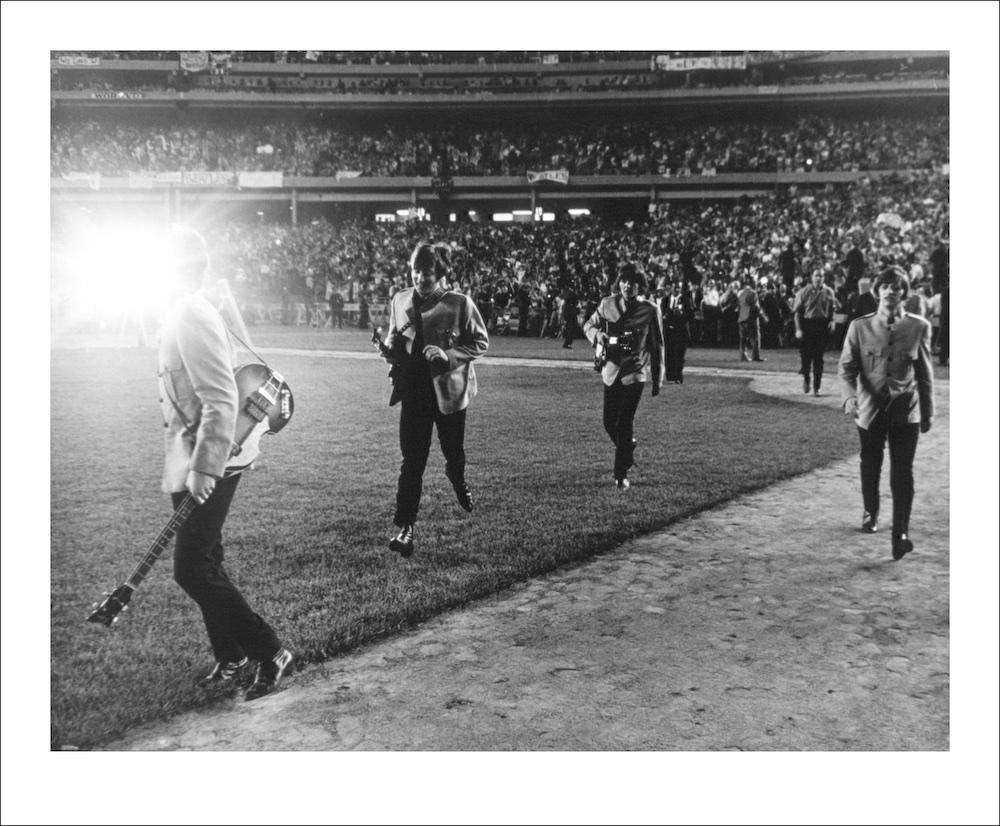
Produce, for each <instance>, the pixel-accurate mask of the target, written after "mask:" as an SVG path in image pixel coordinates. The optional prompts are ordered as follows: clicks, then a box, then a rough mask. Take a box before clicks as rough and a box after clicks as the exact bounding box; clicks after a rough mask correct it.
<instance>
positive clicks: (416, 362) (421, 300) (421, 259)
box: [381, 242, 489, 557]
mask: <svg viewBox="0 0 1000 826" xmlns="http://www.w3.org/2000/svg"><path fill="white" fill-rule="evenodd" d="M449 252H450V250H449V249H448V248H447V247H443V246H439V245H434V244H431V243H426V242H425V243H420V244H417V246H416V248H415V249H414V250H413V254H412V256H411V257H410V272H411V278H412V283H413V287H411V288H410V289H406V290H400V291H399V292H398V293H396V294H395V295H394V296H393V297H392V305H391V309H390V312H389V340H388V342H387V344H386V345H381V348H382V350H383V355H384V356H386V358H387V360H389V361H390V362H392V363H393V365H394V366H393V371H392V373H391V374H390V375H392V376H393V388H392V396H391V398H390V400H389V404H390V405H394V404H396V403H397V402H402V412H401V413H400V416H399V446H400V450H401V452H402V454H403V462H402V465H401V467H400V469H399V481H398V485H397V489H396V513H395V518H394V520H393V521H394V522H395V525H396V528H397V533H396V535H395V536H394V537H393V538H392V540H391V541H390V542H389V548H390V550H393V551H396V552H397V553H399V554H400V555H401V556H403V557H409V556H410V555H411V554H412V553H413V526H414V523H415V522H416V521H417V510H418V509H419V507H420V495H421V492H422V490H423V476H424V468H425V467H426V465H427V457H428V454H429V453H430V449H431V435H432V432H433V429H434V427H435V426H436V427H437V433H438V439H439V440H440V442H441V451H442V453H444V458H445V473H446V474H447V476H448V479H449V480H450V481H451V484H452V487H453V488H454V490H455V495H456V497H457V498H458V503H459V505H460V506H461V507H462V508H463V509H464V510H466V511H470V512H471V511H472V507H473V505H472V494H471V492H470V490H469V486H468V484H467V483H466V480H465V414H466V409H467V408H468V406H469V402H470V401H471V400H472V397H473V396H475V395H476V392H477V384H476V372H475V370H474V369H473V366H472V362H473V361H474V360H475V359H477V358H479V357H480V356H482V355H484V354H485V353H486V349H487V348H488V347H489V337H488V335H487V333H486V324H485V323H484V322H483V317H482V316H481V315H480V314H479V310H478V309H477V308H476V305H475V303H474V302H473V300H472V299H471V298H469V297H468V296H465V295H462V294H461V293H459V292H453V291H450V290H447V289H445V284H444V278H445V276H446V274H447V272H448V262H447V255H448V253H449Z"/></svg>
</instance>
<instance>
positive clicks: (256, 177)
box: [239, 172, 284, 189]
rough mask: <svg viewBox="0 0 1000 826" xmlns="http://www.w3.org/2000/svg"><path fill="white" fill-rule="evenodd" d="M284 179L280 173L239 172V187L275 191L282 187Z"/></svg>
mask: <svg viewBox="0 0 1000 826" xmlns="http://www.w3.org/2000/svg"><path fill="white" fill-rule="evenodd" d="M283 182H284V177H283V175H282V173H281V172H240V173H239V186H240V188H241V189H277V188H280V187H281V186H282V184H283Z"/></svg>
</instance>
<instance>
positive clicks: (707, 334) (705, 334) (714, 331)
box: [701, 304, 719, 344]
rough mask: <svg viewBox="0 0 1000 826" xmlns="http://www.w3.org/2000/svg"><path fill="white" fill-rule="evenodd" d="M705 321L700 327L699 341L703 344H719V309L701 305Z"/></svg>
mask: <svg viewBox="0 0 1000 826" xmlns="http://www.w3.org/2000/svg"><path fill="white" fill-rule="evenodd" d="M701 311H702V313H703V314H704V316H705V320H704V322H703V323H702V326H701V340H702V341H703V342H704V343H705V344H718V343H719V308H718V307H716V306H715V305H713V304H702V306H701Z"/></svg>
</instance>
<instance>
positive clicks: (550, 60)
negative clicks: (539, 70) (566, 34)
mask: <svg viewBox="0 0 1000 826" xmlns="http://www.w3.org/2000/svg"><path fill="white" fill-rule="evenodd" d="M557 63H559V55H558V54H544V55H542V65H543V66H555V65H556V64H557Z"/></svg>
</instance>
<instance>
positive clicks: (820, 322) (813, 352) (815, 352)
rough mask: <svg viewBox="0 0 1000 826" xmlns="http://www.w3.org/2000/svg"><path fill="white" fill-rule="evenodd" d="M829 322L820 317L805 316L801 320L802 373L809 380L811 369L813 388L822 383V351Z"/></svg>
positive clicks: (818, 386) (800, 351) (800, 349)
mask: <svg viewBox="0 0 1000 826" xmlns="http://www.w3.org/2000/svg"><path fill="white" fill-rule="evenodd" d="M828 330H829V322H827V321H826V320H824V319H822V318H806V319H803V321H802V341H801V343H800V344H799V354H800V355H801V357H802V370H801V372H802V375H803V376H805V378H806V380H807V381H808V380H809V371H810V369H811V370H812V382H813V390H819V388H820V387H821V386H822V385H823V352H824V350H826V336H827V332H828Z"/></svg>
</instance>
